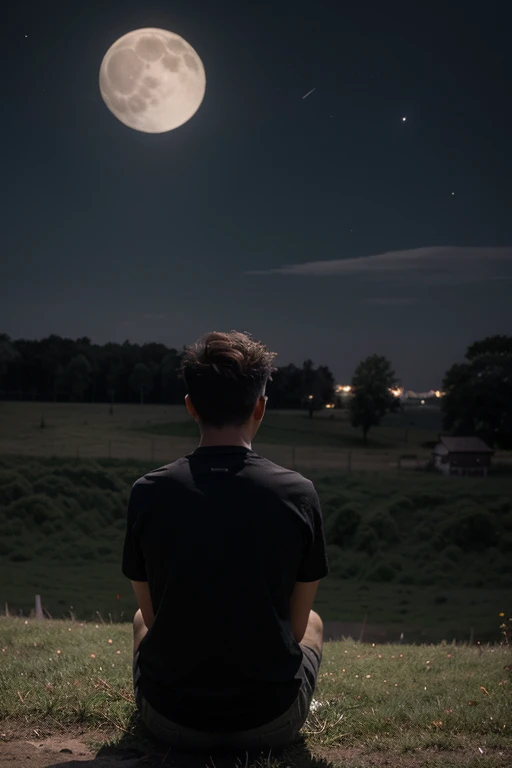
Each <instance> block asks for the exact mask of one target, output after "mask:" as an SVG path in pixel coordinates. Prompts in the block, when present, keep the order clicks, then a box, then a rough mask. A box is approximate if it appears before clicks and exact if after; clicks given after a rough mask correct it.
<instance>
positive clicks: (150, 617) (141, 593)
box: [132, 581, 155, 629]
mask: <svg viewBox="0 0 512 768" xmlns="http://www.w3.org/2000/svg"><path fill="white" fill-rule="evenodd" d="M132 587H133V591H134V592H135V598H136V600H137V605H138V606H139V608H140V612H141V613H142V618H143V619H144V624H145V625H146V627H147V628H148V629H151V627H152V625H153V621H154V620H155V616H154V613H153V603H152V602H151V594H150V592H149V584H148V582H147V581H132Z"/></svg>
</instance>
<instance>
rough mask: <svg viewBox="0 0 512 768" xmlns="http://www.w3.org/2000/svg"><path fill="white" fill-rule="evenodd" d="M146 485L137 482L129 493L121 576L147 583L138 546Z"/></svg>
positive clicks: (148, 489) (142, 557)
mask: <svg viewBox="0 0 512 768" xmlns="http://www.w3.org/2000/svg"><path fill="white" fill-rule="evenodd" d="M150 490H151V489H150V487H149V486H148V485H145V484H142V483H141V482H140V480H137V482H136V483H135V485H134V486H133V487H132V490H131V492H130V499H129V501H128V513H127V520H126V535H125V539H124V547H123V563H122V571H123V574H124V575H125V576H126V577H127V578H128V579H131V581H147V574H146V564H145V562H144V555H143V553H142V549H141V545H140V517H141V514H142V513H143V511H144V507H145V506H146V504H147V495H148V493H149V491H150Z"/></svg>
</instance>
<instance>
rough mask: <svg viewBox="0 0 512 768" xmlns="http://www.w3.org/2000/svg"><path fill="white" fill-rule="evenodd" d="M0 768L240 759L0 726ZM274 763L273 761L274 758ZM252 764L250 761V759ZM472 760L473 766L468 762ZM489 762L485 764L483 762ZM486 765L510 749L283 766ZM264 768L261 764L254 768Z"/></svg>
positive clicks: (212, 766) (385, 754)
mask: <svg viewBox="0 0 512 768" xmlns="http://www.w3.org/2000/svg"><path fill="white" fill-rule="evenodd" d="M1 731H2V732H1V733H0V739H1V740H0V766H1V767H2V768H3V767H4V766H5V768H9V766H11V768H15V766H16V768H18V765H21V766H28V767H29V768H166V767H167V768H245V767H246V766H250V765H251V762H252V760H249V761H248V762H246V760H245V759H244V758H243V756H240V757H239V758H238V759H237V758H236V756H218V755H216V756H215V757H214V758H213V757H211V756H209V755H190V754H183V753H178V752H174V751H172V750H170V749H167V747H166V746H165V745H158V744H154V745H149V744H142V743H138V742H136V741H133V740H131V739H128V740H123V739H122V740H121V742H119V743H118V744H112V745H111V746H110V745H108V744H105V746H101V747H98V746H94V744H96V745H97V744H101V743H105V742H108V741H109V738H111V735H112V734H107V733H106V732H103V731H100V732H95V731H91V730H82V731H78V730H73V729H62V730H61V732H59V733H57V734H55V733H54V734H52V735H45V736H44V737H43V738H37V737H36V735H35V733H34V731H37V729H34V728H32V729H31V728H29V727H26V728H25V727H21V728H20V727H18V728H17V729H16V728H14V727H13V728H10V729H9V727H7V728H6V725H5V724H2V726H1ZM276 757H277V759H279V756H276ZM254 759H256V758H254ZM473 761H475V762H473ZM488 761H489V762H488ZM477 762H478V765H481V766H485V765H489V766H490V765H492V768H508V766H510V765H511V764H512V749H494V750H488V749H486V750H485V753H484V754H481V753H476V752H475V754H472V750H460V751H458V750H454V751H444V752H440V751H436V750H432V749H417V750H414V751H413V752H407V753H399V752H395V751H392V750H383V751H375V752H368V751H367V750H364V749H361V748H358V747H329V748H327V747H316V748H315V749H314V751H310V750H309V749H306V748H305V746H304V745H294V746H293V747H291V748H290V750H289V751H288V754H287V755H286V759H285V761H284V764H285V765H287V766H291V767H292V768H342V766H343V768H370V767H371V768H424V767H425V766H427V765H428V766H429V768H442V767H443V766H444V765H449V766H450V767H451V768H453V767H457V768H458V766H460V768H464V767H465V766H468V765H473V764H476V763H477ZM265 764H266V765H268V763H267V762H266V761H265V760H262V761H261V762H259V766H262V765H265Z"/></svg>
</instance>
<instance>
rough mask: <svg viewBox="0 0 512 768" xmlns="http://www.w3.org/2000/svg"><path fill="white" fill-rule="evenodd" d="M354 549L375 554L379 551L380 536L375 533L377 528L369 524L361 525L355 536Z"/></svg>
mask: <svg viewBox="0 0 512 768" xmlns="http://www.w3.org/2000/svg"><path fill="white" fill-rule="evenodd" d="M353 544H354V549H355V550H356V551H357V552H367V553H368V554H369V555H374V554H375V553H376V552H378V551H379V547H380V543H379V537H378V536H377V534H376V533H375V530H374V529H373V528H372V527H371V526H369V525H361V526H359V529H358V531H357V533H356V535H355V536H354V542H353Z"/></svg>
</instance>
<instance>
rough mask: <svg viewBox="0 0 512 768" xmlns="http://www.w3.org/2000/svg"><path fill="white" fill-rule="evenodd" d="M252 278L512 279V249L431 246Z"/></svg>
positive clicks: (277, 270) (448, 282)
mask: <svg viewBox="0 0 512 768" xmlns="http://www.w3.org/2000/svg"><path fill="white" fill-rule="evenodd" d="M247 274H250V275H297V276H301V275H302V276H305V277H337V276H339V277H345V278H346V277H351V276H354V277H364V278H366V279H368V278H369V279H371V278H375V279H376V280H379V281H382V280H386V281H387V282H394V283H401V284H407V285H410V284H412V283H414V284H417V283H423V284H429V285H432V284H440V285H441V284H444V285H453V284H455V285H456V284H459V283H461V282H464V283H468V282H481V281H482V280H500V279H505V280H508V279H510V278H511V277H512V247H510V248H492V247H489V248H487V247H484V248H465V247H455V246H443V245H441V246H432V247H426V248H413V249H411V250H405V251H388V252H386V253H378V254H376V255H372V256H361V257H359V258H346V259H336V260H333V261H308V262H305V263H304V264H290V265H285V266H282V267H277V268H275V269H266V270H251V271H249V272H248V273H247Z"/></svg>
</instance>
